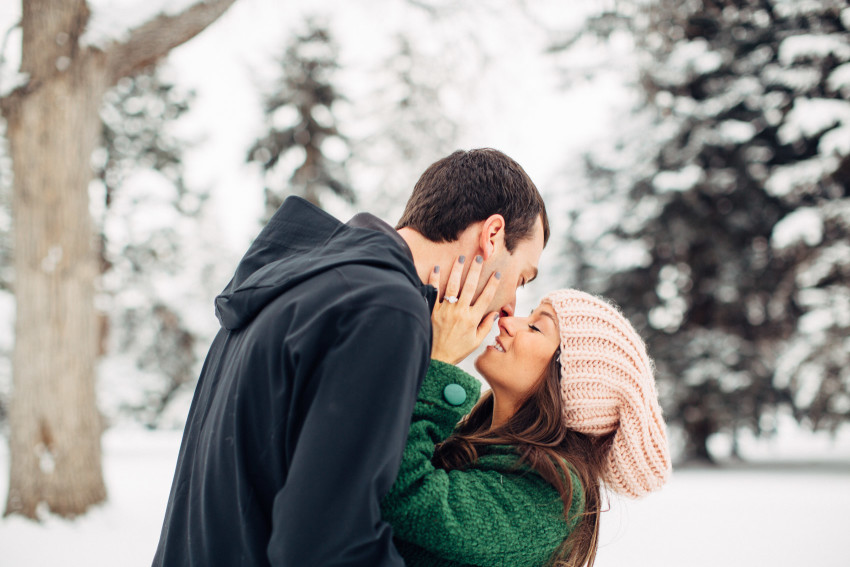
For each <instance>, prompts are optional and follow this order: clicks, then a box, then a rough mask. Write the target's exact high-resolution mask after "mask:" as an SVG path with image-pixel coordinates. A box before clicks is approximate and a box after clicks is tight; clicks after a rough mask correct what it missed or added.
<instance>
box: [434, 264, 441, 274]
mask: <svg viewBox="0 0 850 567" xmlns="http://www.w3.org/2000/svg"><path fill="white" fill-rule="evenodd" d="M434 273H435V274H439V273H440V266H434Z"/></svg>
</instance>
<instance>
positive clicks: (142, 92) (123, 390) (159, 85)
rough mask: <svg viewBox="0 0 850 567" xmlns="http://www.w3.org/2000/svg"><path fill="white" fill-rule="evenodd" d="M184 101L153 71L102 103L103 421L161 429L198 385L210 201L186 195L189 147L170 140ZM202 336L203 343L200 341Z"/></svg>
mask: <svg viewBox="0 0 850 567" xmlns="http://www.w3.org/2000/svg"><path fill="white" fill-rule="evenodd" d="M192 98H193V93H191V92H183V91H181V90H180V89H178V88H177V87H175V85H174V84H173V83H172V82H170V81H167V80H164V79H163V78H162V76H161V72H159V71H157V69H155V68H151V69H149V70H147V71H146V72H144V73H142V74H140V75H137V76H135V77H132V78H125V79H122V80H121V81H119V83H118V84H117V85H116V87H114V88H113V89H112V90H111V91H109V92H108V93H107V94H106V95H105V97H104V104H103V106H102V108H101V119H102V122H103V135H102V139H103V146H102V147H101V148H100V149H99V150H97V151H96V152H95V154H94V156H93V165H94V168H95V177H96V181H95V182H94V183H93V187H92V188H93V192H94V191H96V192H97V193H98V194H99V195H100V199H98V201H97V203H95V207H94V208H95V213H96V214H95V216H96V218H98V220H99V223H98V226H99V227H100V238H101V243H102V246H101V270H102V285H101V297H100V306H101V308H102V310H103V312H102V315H101V348H100V351H101V355H103V356H105V358H106V359H105V361H104V362H103V363H102V364H103V365H104V367H105V369H106V370H107V371H105V372H101V376H102V380H104V381H106V382H108V384H106V385H105V387H104V388H102V392H104V396H103V397H104V398H105V399H104V400H103V402H104V404H103V408H104V411H105V412H106V413H107V415H108V416H109V417H116V415H117V414H119V413H120V414H129V415H131V416H133V418H135V419H138V420H140V421H141V422H142V423H144V424H146V425H149V426H154V425H157V424H158V422H159V420H160V417H161V414H162V412H163V411H165V409H166V408H167V406H168V404H169V403H170V402H171V401H172V399H173V398H174V397H175V396H176V395H178V394H179V393H181V392H182V391H183V390H186V389H190V388H189V386H191V384H193V382H194V379H195V378H196V377H197V368H196V366H197V361H198V353H197V352H196V343H197V342H198V340H197V339H198V338H206V337H203V334H204V332H203V330H202V327H201V326H196V325H194V324H193V323H194V321H193V318H194V317H195V313H197V312H198V311H199V309H203V308H204V307H205V305H204V304H205V302H206V301H207V300H208V297H209V295H210V292H209V290H205V289H204V286H203V282H207V281H209V279H210V278H209V277H208V272H209V271H210V270H212V269H213V267H212V259H211V258H206V259H205V258H204V255H203V252H202V251H203V250H207V249H209V247H208V246H206V245H204V242H203V241H204V238H206V236H205V233H207V232H209V231H204V230H203V223H204V218H203V215H202V212H203V206H204V203H205V201H206V199H207V194H206V192H205V191H198V190H194V189H192V188H190V187H187V185H186V183H185V182H184V179H183V166H182V154H183V149H184V147H185V146H186V144H187V143H186V141H185V140H182V139H180V138H178V137H175V136H174V135H173V134H171V131H172V125H173V124H174V122H175V121H176V120H178V119H179V118H180V117H181V116H182V115H183V114H184V113H185V112H187V111H188V110H189V107H190V104H191V100H192ZM199 335H201V337H199Z"/></svg>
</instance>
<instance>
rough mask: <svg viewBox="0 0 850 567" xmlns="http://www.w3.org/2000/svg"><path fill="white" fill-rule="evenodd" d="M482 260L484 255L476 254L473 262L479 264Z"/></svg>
mask: <svg viewBox="0 0 850 567" xmlns="http://www.w3.org/2000/svg"><path fill="white" fill-rule="evenodd" d="M483 261H484V256H476V257H475V263H476V264H480V263H481V262H483Z"/></svg>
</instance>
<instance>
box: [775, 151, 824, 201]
mask: <svg viewBox="0 0 850 567" xmlns="http://www.w3.org/2000/svg"><path fill="white" fill-rule="evenodd" d="M837 166H838V161H837V160H836V159H835V158H833V157H827V158H822V157H820V156H815V157H813V158H811V159H807V160H803V161H798V162H797V163H794V164H792V165H784V166H780V167H776V168H775V169H774V170H773V172H772V173H771V175H770V177H769V178H768V180H767V181H766V182H765V185H764V188H765V190H766V191H767V192H768V193H769V194H770V195H773V196H774V197H789V196H791V195H792V193H796V192H798V191H799V192H806V191H809V190H811V189H812V188H814V187H815V186H816V185H817V183H818V182H819V181H820V180H821V179H823V178H824V177H825V176H826V175H829V174H830V173H832V172H833V171H835V168H836V167H837Z"/></svg>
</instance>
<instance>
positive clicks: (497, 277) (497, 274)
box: [496, 272, 502, 280]
mask: <svg viewBox="0 0 850 567" xmlns="http://www.w3.org/2000/svg"><path fill="white" fill-rule="evenodd" d="M496 279H497V280H500V279H502V272H496Z"/></svg>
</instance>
